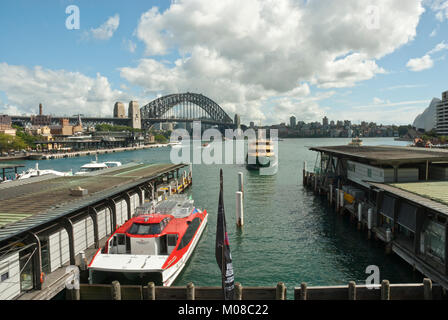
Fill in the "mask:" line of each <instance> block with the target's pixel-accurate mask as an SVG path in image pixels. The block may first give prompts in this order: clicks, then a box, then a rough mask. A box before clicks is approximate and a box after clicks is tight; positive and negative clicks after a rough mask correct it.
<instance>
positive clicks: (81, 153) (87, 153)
mask: <svg viewBox="0 0 448 320" xmlns="http://www.w3.org/2000/svg"><path fill="white" fill-rule="evenodd" d="M166 146H168V144H147V145H139V146H133V147H117V148H110V149H96V150H83V151H72V152H56V153H51V152H50V153H30V154H29V155H28V157H27V159H29V160H50V159H62V158H74V157H82V156H90V155H94V154H107V153H115V152H123V151H132V150H144V149H151V148H160V147H166Z"/></svg>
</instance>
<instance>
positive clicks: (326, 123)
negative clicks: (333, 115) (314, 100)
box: [322, 116, 328, 127]
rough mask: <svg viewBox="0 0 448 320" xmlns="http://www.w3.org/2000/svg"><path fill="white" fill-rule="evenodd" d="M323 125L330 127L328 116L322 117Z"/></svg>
mask: <svg viewBox="0 0 448 320" xmlns="http://www.w3.org/2000/svg"><path fill="white" fill-rule="evenodd" d="M322 125H323V126H324V127H328V118H327V117H326V116H325V117H324V118H323V119H322Z"/></svg>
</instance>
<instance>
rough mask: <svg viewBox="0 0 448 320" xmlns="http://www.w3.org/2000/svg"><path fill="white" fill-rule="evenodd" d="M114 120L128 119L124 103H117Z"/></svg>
mask: <svg viewBox="0 0 448 320" xmlns="http://www.w3.org/2000/svg"><path fill="white" fill-rule="evenodd" d="M114 118H126V111H125V110H124V104H123V103H122V102H119V101H117V102H115V105H114Z"/></svg>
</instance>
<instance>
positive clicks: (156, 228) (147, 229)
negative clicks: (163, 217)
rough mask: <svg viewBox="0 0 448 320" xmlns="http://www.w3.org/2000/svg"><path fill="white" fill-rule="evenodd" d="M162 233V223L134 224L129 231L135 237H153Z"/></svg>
mask: <svg viewBox="0 0 448 320" xmlns="http://www.w3.org/2000/svg"><path fill="white" fill-rule="evenodd" d="M160 232H161V228H160V223H134V224H133V225H132V226H131V228H130V229H129V231H128V233H130V234H134V235H153V234H159V233H160Z"/></svg>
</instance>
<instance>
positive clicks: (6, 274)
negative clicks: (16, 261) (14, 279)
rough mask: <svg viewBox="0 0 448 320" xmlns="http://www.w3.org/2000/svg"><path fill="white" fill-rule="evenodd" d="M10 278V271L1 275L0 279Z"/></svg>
mask: <svg viewBox="0 0 448 320" xmlns="http://www.w3.org/2000/svg"><path fill="white" fill-rule="evenodd" d="M8 279H9V272H5V273H4V274H2V275H1V279H0V281H2V282H3V281H5V280H8Z"/></svg>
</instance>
